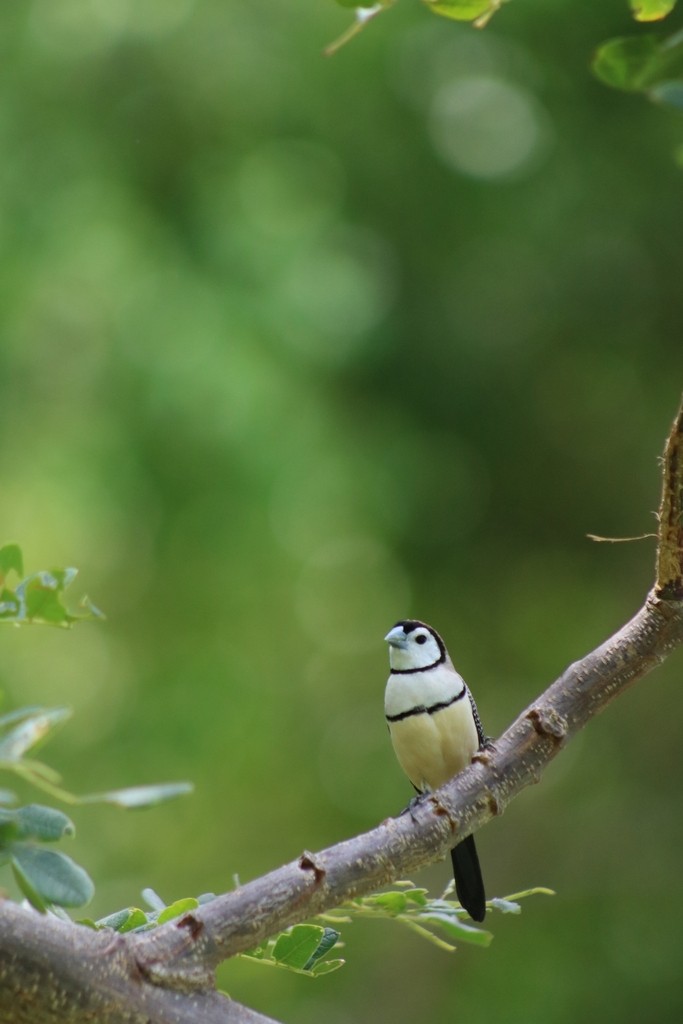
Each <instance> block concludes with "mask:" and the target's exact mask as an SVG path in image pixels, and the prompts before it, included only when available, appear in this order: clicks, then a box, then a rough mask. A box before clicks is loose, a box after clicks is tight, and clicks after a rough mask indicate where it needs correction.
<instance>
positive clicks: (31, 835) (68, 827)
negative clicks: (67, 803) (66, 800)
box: [14, 804, 76, 843]
mask: <svg viewBox="0 0 683 1024" xmlns="http://www.w3.org/2000/svg"><path fill="white" fill-rule="evenodd" d="M14 816H15V820H16V823H17V827H18V834H19V837H20V838H21V839H37V840H38V841H39V842H43V843H49V842H55V841H56V840H58V839H62V838H64V836H73V835H75V834H76V829H75V828H74V824H73V822H72V821H71V819H70V818H67V816H66V814H63V813H62V811H58V810H56V809H55V808H54V807H44V806H43V805H42V804H27V805H26V807H20V808H18V810H16V811H14Z"/></svg>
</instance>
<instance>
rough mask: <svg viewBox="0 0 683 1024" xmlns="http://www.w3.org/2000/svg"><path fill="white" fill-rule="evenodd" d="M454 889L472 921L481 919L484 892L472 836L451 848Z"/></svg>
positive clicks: (484, 904)
mask: <svg viewBox="0 0 683 1024" xmlns="http://www.w3.org/2000/svg"><path fill="white" fill-rule="evenodd" d="M451 860H452V861H453V874H454V875H455V891H456V893H457V894H458V899H459V900H460V903H461V905H462V906H463V907H464V908H465V910H466V911H467V913H468V914H469V915H470V917H471V918H472V919H473V920H474V921H483V920H484V918H485V916H486V893H485V892H484V882H483V879H482V877H481V868H480V867H479V858H478V857H477V848H476V846H475V845H474V836H468V837H467V839H463V841H462V842H461V843H458V845H457V846H454V847H453V849H452V850H451Z"/></svg>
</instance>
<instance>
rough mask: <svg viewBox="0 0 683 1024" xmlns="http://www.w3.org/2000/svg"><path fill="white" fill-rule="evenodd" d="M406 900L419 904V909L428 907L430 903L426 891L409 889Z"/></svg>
mask: <svg viewBox="0 0 683 1024" xmlns="http://www.w3.org/2000/svg"><path fill="white" fill-rule="evenodd" d="M405 898H406V899H407V900H409V901H410V902H411V903H417V905H418V907H426V906H427V903H428V900H427V890H426V889H408V890H407V891H406V893H405Z"/></svg>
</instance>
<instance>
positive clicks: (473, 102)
mask: <svg viewBox="0 0 683 1024" xmlns="http://www.w3.org/2000/svg"><path fill="white" fill-rule="evenodd" d="M430 132H431V137H432V141H433V143H434V146H435V148H436V150H437V152H438V153H439V155H440V156H441V157H442V158H443V159H444V160H445V161H446V163H448V164H449V165H450V166H451V167H453V168H454V169H455V170H456V171H459V172H460V173H461V174H467V175H469V176H471V177H473V178H483V179H495V178H507V177H511V176H519V175H522V174H523V173H524V172H525V171H528V170H530V169H531V168H532V167H533V166H534V164H535V162H536V158H538V156H539V155H540V154H541V153H542V151H543V149H544V148H545V143H546V141H547V136H548V132H547V117H546V115H545V113H544V112H543V111H542V109H541V108H540V106H539V104H538V102H537V100H536V99H535V97H534V96H532V94H531V93H529V92H528V91H527V90H526V89H524V88H522V87H521V86H519V85H517V84H514V83H512V82H508V81H505V80H504V79H502V78H495V77H489V76H485V75H479V76H477V75H472V76H469V77H466V78H457V79H455V80H453V81H451V82H449V83H447V84H445V85H444V86H442V87H441V88H440V89H439V90H438V91H437V92H436V94H435V95H434V99H433V101H432V108H431V112H430Z"/></svg>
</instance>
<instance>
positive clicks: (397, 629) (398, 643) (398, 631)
mask: <svg viewBox="0 0 683 1024" xmlns="http://www.w3.org/2000/svg"><path fill="white" fill-rule="evenodd" d="M384 639H385V640H386V642H387V643H388V644H389V646H390V647H398V648H400V649H401V650H405V648H406V647H407V646H408V639H407V637H406V635H405V633H404V632H403V626H394V628H393V629H390V630H389V632H388V633H387V635H386V636H385V637H384Z"/></svg>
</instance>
